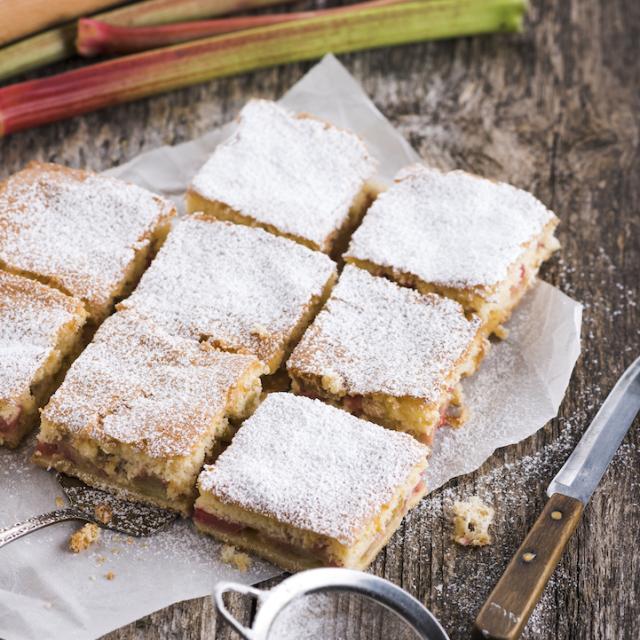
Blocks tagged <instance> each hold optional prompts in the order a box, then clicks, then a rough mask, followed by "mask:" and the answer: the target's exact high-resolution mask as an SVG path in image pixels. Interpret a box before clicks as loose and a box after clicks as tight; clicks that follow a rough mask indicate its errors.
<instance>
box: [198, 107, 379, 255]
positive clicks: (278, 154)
mask: <svg viewBox="0 0 640 640" xmlns="http://www.w3.org/2000/svg"><path fill="white" fill-rule="evenodd" d="M375 168H376V162H375V160H374V159H373V158H372V157H371V156H370V155H369V153H368V151H367V149H366V147H365V145H364V143H363V142H362V141H361V140H360V138H358V137H357V136H356V135H355V134H353V133H351V132H348V131H343V130H340V129H337V128H336V127H334V126H332V125H329V124H327V123H325V122H321V121H319V120H316V119H315V118H306V117H296V116H294V115H293V114H291V113H289V112H288V111H286V110H285V109H283V108H282V107H280V106H278V105H277V104H275V103H274V102H269V101H267V100H252V101H250V102H249V103H247V105H246V106H245V107H244V108H243V109H242V111H241V112H240V115H239V124H238V128H237V129H236V131H235V132H234V134H233V135H232V136H231V138H229V139H228V140H227V141H226V142H223V143H222V144H220V145H218V147H217V148H216V150H215V151H214V153H213V155H212V156H211V158H210V159H209V160H208V161H207V163H206V164H205V165H204V166H203V167H202V169H200V171H199V172H198V173H197V174H196V176H195V178H194V179H193V182H192V185H191V189H193V190H194V191H195V192H196V193H198V194H200V195H201V196H203V197H205V198H206V199H208V200H215V201H218V202H222V203H224V204H226V205H228V206H230V207H231V208H232V209H235V210H236V211H238V212H240V213H242V214H244V215H245V216H250V217H251V218H253V219H254V220H256V221H258V222H259V223H261V224H266V225H272V226H274V227H275V228H276V229H278V231H280V232H282V233H288V234H291V235H295V236H298V237H300V238H304V239H306V240H310V241H311V242H314V243H315V244H316V245H318V246H319V247H322V246H323V244H324V243H325V241H326V239H327V237H328V236H329V235H331V234H332V233H333V232H334V231H335V230H337V229H338V228H340V227H341V226H342V224H343V222H344V221H345V220H346V219H347V216H348V213H349V208H350V206H351V204H352V202H353V200H354V199H355V197H356V196H357V195H358V193H359V192H360V191H361V189H362V187H363V185H364V183H365V181H366V180H367V179H369V178H370V177H371V176H372V175H373V173H374V171H375Z"/></svg>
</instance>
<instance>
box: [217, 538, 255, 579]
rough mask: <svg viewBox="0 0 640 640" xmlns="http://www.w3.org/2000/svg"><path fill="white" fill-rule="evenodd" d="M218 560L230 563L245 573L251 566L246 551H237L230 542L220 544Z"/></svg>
mask: <svg viewBox="0 0 640 640" xmlns="http://www.w3.org/2000/svg"><path fill="white" fill-rule="evenodd" d="M220 560H222V562H224V563H226V564H230V565H232V566H233V567H235V568H236V569H237V570H238V571H241V572H242V573H246V572H247V571H248V570H249V569H250V568H251V558H250V557H249V556H248V555H247V554H246V553H242V552H240V551H237V550H236V548H235V547H234V546H233V545H231V544H225V545H222V549H220Z"/></svg>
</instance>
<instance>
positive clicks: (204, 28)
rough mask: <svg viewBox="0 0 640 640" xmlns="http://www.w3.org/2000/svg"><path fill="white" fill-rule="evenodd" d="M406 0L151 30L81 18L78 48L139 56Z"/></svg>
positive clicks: (87, 54)
mask: <svg viewBox="0 0 640 640" xmlns="http://www.w3.org/2000/svg"><path fill="white" fill-rule="evenodd" d="M404 1H405V0H371V1H370V2H361V3H359V4H354V5H349V6H346V7H334V8H332V9H324V10H317V11H297V12H293V13H277V14H269V15H260V16H240V17H235V18H223V19H219V20H198V21H194V22H179V23H177V24H167V25H160V26H150V27H127V26H120V25H114V24H108V23H107V22H104V21H103V20H96V19H94V18H82V19H80V20H79V21H78V37H77V39H76V49H77V51H78V53H79V54H80V55H82V56H85V57H93V56H97V55H102V54H122V53H136V52H138V51H148V50H149V49H157V48H158V47H165V46H167V45H172V44H180V43H181V42H189V41H190V40H198V39H200V38H206V37H209V36H217V35H222V34H225V33H233V32H234V31H244V30H246V29H253V28H256V27H266V26H270V25H274V24H282V23H284V22H295V21H296V20H302V19H304V18H314V17H317V16H321V15H327V14H331V13H341V12H345V11H353V10H355V9H356V8H358V9H362V8H364V7H375V6H384V5H388V4H397V3H399V2H404Z"/></svg>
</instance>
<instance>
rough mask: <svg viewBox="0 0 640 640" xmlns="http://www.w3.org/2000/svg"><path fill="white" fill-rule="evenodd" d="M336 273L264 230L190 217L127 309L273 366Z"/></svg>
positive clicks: (315, 255) (323, 260) (322, 259)
mask: <svg viewBox="0 0 640 640" xmlns="http://www.w3.org/2000/svg"><path fill="white" fill-rule="evenodd" d="M335 271H336V267H335V264H334V263H333V262H332V261H331V260H330V259H329V258H328V257H327V256H326V255H324V254H323V253H319V252H317V251H311V250H310V249H307V248H306V247H303V246H302V245H299V244H296V243H295V242H293V241H291V240H287V239H285V238H281V237H278V236H274V235H272V234H270V233H267V232H266V231H263V230H262V229H256V228H252V227H246V226H244V225H234V224H229V223H226V222H216V221H212V220H207V219H202V218H200V217H198V216H197V215H196V216H189V217H186V218H184V219H181V220H180V221H179V222H178V223H177V224H176V225H175V228H174V229H173V231H172V232H171V233H170V234H169V237H168V238H167V240H166V242H165V244H164V246H163V247H162V249H161V250H160V251H159V253H158V256H157V257H156V259H155V260H154V261H153V263H152V264H151V267H150V268H149V269H148V270H147V272H146V273H145V275H144V276H143V277H142V280H141V281H140V284H139V285H138V287H137V289H136V290H135V291H134V293H133V294H132V295H131V296H130V297H129V298H128V299H127V300H125V301H124V302H123V303H121V307H122V308H131V309H135V310H137V311H138V312H139V313H141V314H143V315H144V316H147V317H150V318H152V319H153V321H154V322H157V323H158V324H160V325H161V326H162V327H164V328H165V329H166V330H167V331H169V332H170V333H173V334H176V335H181V336H183V337H190V338H198V339H210V340H211V341H212V342H213V343H214V344H215V345H216V346H219V347H220V348H223V349H225V350H230V351H240V352H248V353H253V354H255V355H257V356H258V357H259V358H260V359H261V360H263V361H265V362H266V361H268V360H269V359H270V358H271V357H272V356H273V355H274V354H275V353H276V352H277V351H278V350H280V349H283V348H284V346H285V345H286V343H287V341H288V340H289V338H290V335H291V332H292V331H293V329H294V328H295V327H296V325H297V324H298V323H299V322H300V321H301V320H302V318H303V316H304V314H305V313H306V311H307V309H308V306H309V304H310V303H311V302H312V299H313V298H316V297H318V296H320V295H321V294H322V292H323V289H324V287H325V285H326V283H327V281H328V280H329V279H330V278H331V277H332V276H333V275H334V274H335Z"/></svg>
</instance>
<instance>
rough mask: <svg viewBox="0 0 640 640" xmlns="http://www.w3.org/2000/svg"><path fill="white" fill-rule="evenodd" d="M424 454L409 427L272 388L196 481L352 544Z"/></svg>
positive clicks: (208, 489) (250, 507) (222, 495)
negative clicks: (388, 425) (402, 429)
mask: <svg viewBox="0 0 640 640" xmlns="http://www.w3.org/2000/svg"><path fill="white" fill-rule="evenodd" d="M427 454H428V448H427V447H425V446H424V445H421V444H420V443H418V442H417V441H416V440H414V439H413V438H412V437H411V436H408V435H406V434H403V433H399V432H395V431H390V430H388V429H384V428H383V427H379V426H378V425H374V424H372V423H370V422H365V421H364V420H360V419H358V418H355V417H353V416H351V415H350V414H348V413H346V412H345V411H341V410H340V409H336V408H334V407H331V406H329V405H327V404H324V403H323V402H320V401H319V400H310V399H309V398H304V397H301V396H294V395H292V394H289V393H274V394H271V395H269V396H268V397H267V399H266V400H265V401H264V402H263V403H262V404H261V405H260V407H258V409H257V411H256V412H255V414H254V415H253V416H252V417H251V418H249V420H247V421H246V422H245V423H244V425H243V426H242V427H241V428H240V430H239V431H238V433H237V434H236V435H235V437H234V439H233V442H232V443H231V445H230V446H229V447H228V448H227V449H226V451H225V452H224V453H223V454H222V455H221V456H220V457H219V458H218V460H217V461H216V463H215V465H213V466H208V467H205V470H204V471H203V472H202V474H201V475H200V480H199V485H200V490H201V491H202V492H210V493H213V494H214V495H215V496H216V497H217V498H219V499H220V500H222V501H223V502H229V503H233V504H235V505H238V506H240V507H241V508H243V509H245V510H248V511H252V512H257V513H261V514H263V515H267V516H270V517H273V518H276V519H277V520H279V521H280V522H283V523H285V524H288V525H291V526H295V527H298V528H300V529H305V530H308V531H312V532H314V533H317V534H320V535H326V536H330V537H332V538H336V539H338V540H339V541H341V542H342V543H344V544H351V543H353V542H354V541H355V540H356V539H357V538H358V535H359V533H360V531H361V530H362V528H363V527H364V526H365V525H366V524H367V523H368V522H369V521H370V520H371V519H372V518H374V517H375V516H376V514H378V513H379V512H380V510H381V508H382V507H383V505H384V504H385V503H387V502H389V500H391V498H392V497H393V496H394V494H395V492H396V491H397V490H398V489H399V488H400V487H402V485H404V484H405V483H406V482H407V481H408V478H409V475H410V474H411V472H412V471H413V470H414V469H415V468H416V466H419V465H420V466H423V465H425V464H426V456H427ZM412 488H413V487H411V489H412Z"/></svg>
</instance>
